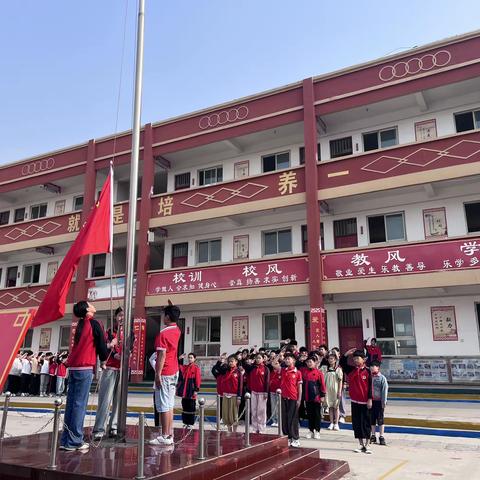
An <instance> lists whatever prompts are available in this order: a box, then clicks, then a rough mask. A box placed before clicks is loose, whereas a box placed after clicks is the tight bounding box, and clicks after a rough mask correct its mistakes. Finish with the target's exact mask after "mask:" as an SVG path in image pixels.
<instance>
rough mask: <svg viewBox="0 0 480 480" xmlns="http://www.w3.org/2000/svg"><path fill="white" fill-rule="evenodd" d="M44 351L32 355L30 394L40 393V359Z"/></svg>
mask: <svg viewBox="0 0 480 480" xmlns="http://www.w3.org/2000/svg"><path fill="white" fill-rule="evenodd" d="M41 358H42V353H40V352H39V353H37V354H36V355H33V356H32V376H31V378H30V395H34V396H37V395H38V394H39V393H40V359H41Z"/></svg>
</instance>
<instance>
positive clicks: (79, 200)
mask: <svg viewBox="0 0 480 480" xmlns="http://www.w3.org/2000/svg"><path fill="white" fill-rule="evenodd" d="M82 209H83V195H79V196H78V197H73V211H74V212H78V211H79V210H82Z"/></svg>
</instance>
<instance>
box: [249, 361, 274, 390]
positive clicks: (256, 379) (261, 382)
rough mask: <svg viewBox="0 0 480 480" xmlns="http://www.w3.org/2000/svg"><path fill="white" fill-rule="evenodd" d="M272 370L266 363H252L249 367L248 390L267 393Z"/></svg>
mask: <svg viewBox="0 0 480 480" xmlns="http://www.w3.org/2000/svg"><path fill="white" fill-rule="evenodd" d="M269 379H270V371H269V370H268V368H267V367H266V366H265V365H263V364H262V365H251V368H248V370H247V375H246V380H247V385H248V390H250V391H251V392H255V393H266V392H268V387H269V383H270V380H269Z"/></svg>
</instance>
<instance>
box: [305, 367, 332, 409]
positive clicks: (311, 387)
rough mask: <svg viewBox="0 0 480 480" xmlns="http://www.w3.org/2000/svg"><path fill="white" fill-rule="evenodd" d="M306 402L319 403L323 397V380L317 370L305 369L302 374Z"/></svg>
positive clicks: (324, 389)
mask: <svg viewBox="0 0 480 480" xmlns="http://www.w3.org/2000/svg"><path fill="white" fill-rule="evenodd" d="M302 376H303V384H304V389H303V391H304V393H305V401H306V402H316V403H320V402H321V400H320V399H321V398H322V397H324V396H325V392H326V391H327V389H326V388H325V378H324V376H323V373H322V372H321V371H320V370H319V369H318V368H312V369H310V368H307V369H306V370H304V371H303V373H302Z"/></svg>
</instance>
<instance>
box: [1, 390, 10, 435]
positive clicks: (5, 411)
mask: <svg viewBox="0 0 480 480" xmlns="http://www.w3.org/2000/svg"><path fill="white" fill-rule="evenodd" d="M11 396H12V394H11V393H10V392H5V402H4V403H3V414H2V426H1V427H0V440H3V437H4V436H5V427H6V426H7V415H8V407H9V405H10V397H11Z"/></svg>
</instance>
